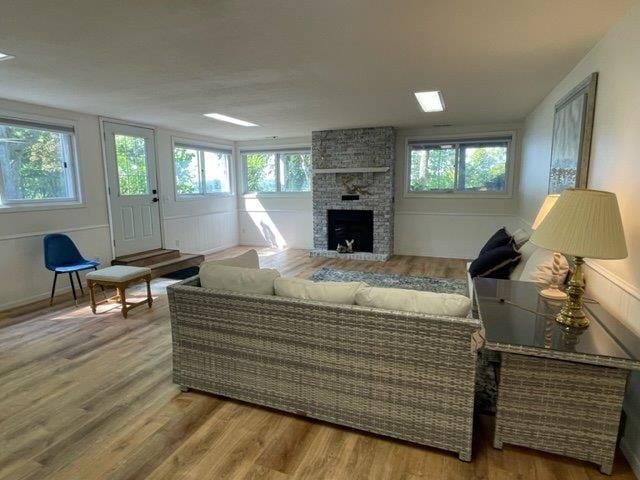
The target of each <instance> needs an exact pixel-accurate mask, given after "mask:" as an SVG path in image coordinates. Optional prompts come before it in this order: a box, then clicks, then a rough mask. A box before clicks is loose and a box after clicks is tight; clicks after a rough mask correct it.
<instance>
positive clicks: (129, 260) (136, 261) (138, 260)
mask: <svg viewBox="0 0 640 480" xmlns="http://www.w3.org/2000/svg"><path fill="white" fill-rule="evenodd" d="M176 258H180V251H179V250H171V249H166V248H156V249H154V250H147V251H145V252H138V253H132V254H130V255H123V256H121V257H116V258H114V259H113V260H112V261H111V265H129V266H132V267H148V266H150V265H154V264H157V263H162V262H165V261H167V260H172V259H176Z"/></svg>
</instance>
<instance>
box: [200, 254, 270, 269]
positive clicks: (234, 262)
mask: <svg viewBox="0 0 640 480" xmlns="http://www.w3.org/2000/svg"><path fill="white" fill-rule="evenodd" d="M204 265H226V266H227V267H242V268H260V260H259V259H258V252H256V251H255V250H254V249H251V250H249V251H247V252H244V253H243V254H242V255H238V256H237V257H231V258H222V259H220V260H207V261H206V262H202V264H201V265H200V268H202V267H203V266H204Z"/></svg>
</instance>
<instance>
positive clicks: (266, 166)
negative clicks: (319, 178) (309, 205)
mask: <svg viewBox="0 0 640 480" xmlns="http://www.w3.org/2000/svg"><path fill="white" fill-rule="evenodd" d="M242 163H243V165H244V172H245V192H247V193H296V192H309V191H310V190H311V154H310V152H309V150H286V151H284V150H282V151H260V152H243V153H242Z"/></svg>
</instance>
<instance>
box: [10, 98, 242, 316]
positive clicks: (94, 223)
mask: <svg viewBox="0 0 640 480" xmlns="http://www.w3.org/2000/svg"><path fill="white" fill-rule="evenodd" d="M0 113H1V114H6V115H13V116H18V117H20V116H25V115H28V116H33V117H34V118H35V119H40V120H42V121H52V122H55V121H64V122H69V121H71V122H73V123H74V125H75V128H76V139H77V142H76V143H77V154H78V166H79V172H80V183H81V192H82V194H83V195H82V197H83V203H82V205H77V206H75V205H74V206H71V207H64V208H56V209H45V208H46V207H43V209H41V210H33V209H28V210H22V211H8V210H6V209H2V208H1V207H0V271H1V272H2V275H1V276H0V310H3V309H7V308H11V307H13V306H17V305H21V304H25V303H29V302H33V301H36V300H40V299H42V298H47V297H48V296H49V294H50V289H51V282H52V279H53V274H52V273H51V272H49V271H48V270H46V269H45V268H44V258H43V248H42V238H43V236H44V235H46V234H47V233H53V232H63V233H67V234H68V235H69V236H70V237H71V238H72V239H73V241H74V242H75V243H76V244H77V245H78V248H79V249H80V251H81V252H82V254H83V255H84V256H85V257H88V258H99V259H100V261H101V263H102V266H107V265H109V264H110V262H111V259H112V248H111V237H110V233H109V218H108V213H107V212H108V209H107V197H106V191H105V181H104V164H103V159H102V144H101V139H100V119H99V117H97V116H94V115H85V114H80V113H76V112H70V111H65V110H59V109H54V108H48V107H42V106H38V105H31V104H25V103H21V102H12V101H8V100H2V99H0ZM156 136H157V137H156V144H157V152H158V172H159V174H158V176H159V180H160V182H159V188H160V194H161V200H162V201H161V212H162V221H163V224H164V225H163V236H164V246H165V247H167V248H179V249H180V250H182V251H187V252H190V253H201V252H211V251H215V250H219V249H223V248H227V247H229V246H234V245H237V244H238V221H237V211H236V197H235V195H232V196H229V197H224V198H214V197H203V198H200V199H197V200H190V201H176V198H175V194H174V187H173V165H172V154H171V137H172V136H178V137H181V138H192V139H194V140H198V141H202V142H208V143H214V144H218V145H222V146H231V147H232V146H233V142H225V141H221V140H217V139H212V138H207V137H201V136H192V135H188V134H183V133H179V132H173V131H169V130H163V129H157V130H156ZM69 288H70V286H69V282H68V279H67V278H66V277H64V276H61V277H60V278H59V280H58V287H57V292H58V293H61V292H63V291H65V290H68V289H69Z"/></svg>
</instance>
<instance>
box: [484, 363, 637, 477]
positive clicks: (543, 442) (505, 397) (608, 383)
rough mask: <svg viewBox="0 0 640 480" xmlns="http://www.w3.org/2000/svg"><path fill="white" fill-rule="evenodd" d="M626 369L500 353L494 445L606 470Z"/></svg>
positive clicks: (615, 437)
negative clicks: (522, 448)
mask: <svg viewBox="0 0 640 480" xmlns="http://www.w3.org/2000/svg"><path fill="white" fill-rule="evenodd" d="M628 375H629V371H628V370H624V369H618V368H610V367H600V366H596V365H586V364H580V363H573V362H567V361H564V360H553V359H549V358H539V357H533V356H527V355H519V354H511V353H502V363H501V366H500V386H499V389H498V408H497V414H496V428H495V434H494V439H493V446H494V447H496V448H502V444H503V443H510V444H514V445H521V446H525V447H530V448H535V449H537V450H543V451H546V452H551V453H556V454H560V455H565V456H568V457H573V458H577V459H580V460H586V461H588V462H593V463H596V464H598V465H600V471H601V472H602V473H606V474H611V470H612V468H613V458H614V455H615V451H616V443H617V440H618V426H619V423H620V415H621V413H622V401H623V399H624V392H625V386H626V384H627V377H628Z"/></svg>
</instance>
